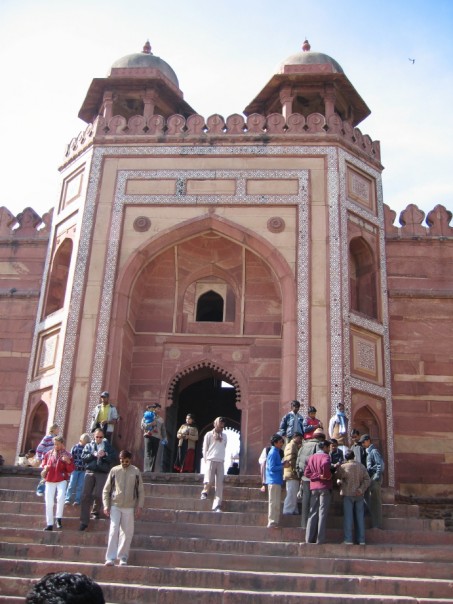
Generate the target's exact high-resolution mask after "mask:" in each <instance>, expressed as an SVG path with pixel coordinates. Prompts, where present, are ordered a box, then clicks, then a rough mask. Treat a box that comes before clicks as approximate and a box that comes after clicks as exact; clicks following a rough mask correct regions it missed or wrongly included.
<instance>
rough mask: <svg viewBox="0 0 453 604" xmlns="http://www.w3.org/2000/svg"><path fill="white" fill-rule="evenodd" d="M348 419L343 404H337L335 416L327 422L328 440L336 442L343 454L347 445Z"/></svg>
mask: <svg viewBox="0 0 453 604" xmlns="http://www.w3.org/2000/svg"><path fill="white" fill-rule="evenodd" d="M348 425H349V419H348V418H347V417H346V413H345V407H344V404H343V403H338V405H337V411H336V413H335V415H332V417H331V418H330V421H329V438H334V439H335V440H336V441H338V446H339V447H340V448H341V449H342V450H343V453H344V452H345V450H346V448H347V444H348V434H349V431H348Z"/></svg>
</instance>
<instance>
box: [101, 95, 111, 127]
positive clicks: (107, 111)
mask: <svg viewBox="0 0 453 604" xmlns="http://www.w3.org/2000/svg"><path fill="white" fill-rule="evenodd" d="M102 115H103V116H104V117H105V120H106V121H107V122H108V121H109V119H110V118H112V117H113V92H112V91H111V90H106V91H105V92H104V99H103V112H102Z"/></svg>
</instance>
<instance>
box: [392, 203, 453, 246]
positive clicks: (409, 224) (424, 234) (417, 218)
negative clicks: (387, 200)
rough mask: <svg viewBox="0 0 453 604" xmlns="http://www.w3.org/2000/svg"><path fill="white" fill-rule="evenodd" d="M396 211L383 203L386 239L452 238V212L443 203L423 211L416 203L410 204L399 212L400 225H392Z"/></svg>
mask: <svg viewBox="0 0 453 604" xmlns="http://www.w3.org/2000/svg"><path fill="white" fill-rule="evenodd" d="M395 218H396V212H395V211H394V210H392V209H390V208H389V206H387V205H386V204H384V220H385V237H386V239H434V238H436V239H447V238H448V239H450V238H453V227H451V226H450V222H451V219H452V213H451V212H450V211H449V210H447V209H446V208H445V207H444V206H443V205H437V206H436V207H435V208H434V209H433V210H431V211H430V212H428V215H427V216H426V226H425V225H424V224H422V223H423V221H424V220H425V212H423V211H422V210H420V209H419V208H418V207H417V206H416V205H414V204H410V205H408V206H407V208H406V209H405V210H403V211H402V212H401V213H400V216H399V223H400V225H401V226H400V227H397V226H395V225H394V222H395Z"/></svg>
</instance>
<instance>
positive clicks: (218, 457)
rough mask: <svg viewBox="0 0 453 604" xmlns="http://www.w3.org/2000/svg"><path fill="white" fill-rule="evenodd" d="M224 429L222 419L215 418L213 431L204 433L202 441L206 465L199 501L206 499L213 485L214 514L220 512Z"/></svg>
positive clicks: (224, 442) (224, 443) (225, 440)
mask: <svg viewBox="0 0 453 604" xmlns="http://www.w3.org/2000/svg"><path fill="white" fill-rule="evenodd" d="M224 427H225V420H224V419H223V417H217V418H216V419H215V420H214V429H213V430H210V431H209V432H206V434H205V437H204V439H203V458H204V461H205V464H206V465H205V475H204V483H203V490H202V492H201V497H200V499H207V497H208V494H209V489H210V487H211V485H212V484H215V496H214V501H213V503H212V509H213V511H214V512H221V511H222V498H223V478H224V474H225V451H226V446H227V436H226V434H225V432H224V430H223V429H224Z"/></svg>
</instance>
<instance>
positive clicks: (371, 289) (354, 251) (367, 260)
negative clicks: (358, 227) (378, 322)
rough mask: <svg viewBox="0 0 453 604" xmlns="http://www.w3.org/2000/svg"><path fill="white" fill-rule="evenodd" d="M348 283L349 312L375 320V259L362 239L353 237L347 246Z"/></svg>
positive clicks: (376, 305)
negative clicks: (355, 312)
mask: <svg viewBox="0 0 453 604" xmlns="http://www.w3.org/2000/svg"><path fill="white" fill-rule="evenodd" d="M349 283H350V288H349V294H350V306H351V310H354V311H357V312H360V313H362V314H364V315H367V316H368V317H371V318H373V319H377V318H378V300H377V267H376V259H375V257H374V254H373V251H372V249H371V248H370V246H369V245H368V243H367V242H366V241H365V240H364V239H363V237H355V238H354V239H352V240H351V242H350V244H349Z"/></svg>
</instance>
